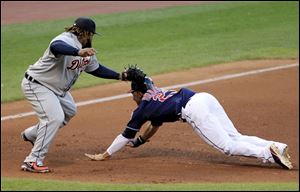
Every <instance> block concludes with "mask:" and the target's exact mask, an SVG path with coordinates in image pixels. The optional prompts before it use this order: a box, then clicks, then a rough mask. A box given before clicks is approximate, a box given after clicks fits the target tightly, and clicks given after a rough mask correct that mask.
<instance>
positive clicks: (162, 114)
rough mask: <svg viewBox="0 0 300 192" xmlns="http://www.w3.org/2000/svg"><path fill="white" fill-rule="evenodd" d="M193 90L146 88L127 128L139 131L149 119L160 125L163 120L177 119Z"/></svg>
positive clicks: (152, 122)
mask: <svg viewBox="0 0 300 192" xmlns="http://www.w3.org/2000/svg"><path fill="white" fill-rule="evenodd" d="M194 94H195V92H194V91H192V90H190V89H187V88H182V89H180V90H179V91H174V90H167V91H163V90H162V89H159V88H157V87H156V88H154V89H153V90H148V91H147V92H146V93H145V94H144V96H143V99H142V102H141V103H140V105H139V106H138V108H137V109H136V110H135V111H134V112H133V113H132V117H131V120H130V121H129V122H128V124H127V128H128V129H131V130H133V131H139V129H140V128H141V127H142V125H143V124H144V123H145V122H146V121H151V124H152V125H154V126H160V125H162V124H163V123H164V122H174V121H178V120H179V118H180V115H181V109H182V107H185V105H186V103H187V102H188V101H189V99H190V98H191V97H192V96H193V95H194Z"/></svg>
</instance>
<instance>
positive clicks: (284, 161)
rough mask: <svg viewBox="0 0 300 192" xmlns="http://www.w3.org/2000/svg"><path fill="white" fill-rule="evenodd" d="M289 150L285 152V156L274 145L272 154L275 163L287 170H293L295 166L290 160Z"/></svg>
mask: <svg viewBox="0 0 300 192" xmlns="http://www.w3.org/2000/svg"><path fill="white" fill-rule="evenodd" d="M287 150H288V149H287V147H286V148H285V149H284V151H283V154H281V153H280V151H279V149H278V148H277V147H276V146H275V144H274V143H273V144H272V145H271V146H270V152H271V154H272V156H273V159H274V161H275V162H276V163H277V164H279V165H280V166H281V167H283V168H285V169H292V168H293V165H292V163H291V162H290V160H289V158H290V156H289V154H288V152H287Z"/></svg>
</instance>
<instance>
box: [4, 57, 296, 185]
mask: <svg viewBox="0 0 300 192" xmlns="http://www.w3.org/2000/svg"><path fill="white" fill-rule="evenodd" d="M297 62H299V61H298V60H297V61H295V60H281V61H275V60H274V61H256V62H255V61H249V62H247V61H244V62H236V63H231V64H225V65H216V66H213V67H204V68H198V69H192V70H187V71H182V72H174V73H170V74H164V75H158V76H154V77H153V79H154V81H155V82H157V85H158V86H162V87H164V86H170V85H174V84H178V83H186V82H190V81H195V80H201V79H207V78H212V77H216V76H221V75H224V74H232V73H238V72H243V71H249V70H254V69H257V68H266V67H271V66H277V65H282V64H291V63H297ZM179 76H180V77H181V78H180V79H179V78H178V77H179ZM298 80H299V67H293V68H288V69H282V70H277V71H273V72H266V73H261V74H256V75H251V76H245V77H240V78H235V79H228V80H223V81H217V82H212V83H208V84H202V85H196V86H192V87H191V88H192V89H194V90H196V91H198V92H200V91H206V92H210V93H212V94H213V95H215V96H216V97H217V98H218V99H219V101H220V102H221V104H222V105H223V106H224V108H225V110H226V112H227V113H228V115H229V117H230V118H231V119H232V121H233V122H234V124H235V125H236V127H237V128H238V130H239V131H240V132H241V133H243V134H247V135H255V136H259V137H263V138H266V139H269V140H275V141H281V142H284V143H287V144H288V145H289V146H290V153H291V156H292V162H293V164H294V167H295V168H294V169H293V170H291V171H287V170H283V169H282V168H281V167H278V166H277V165H262V164H261V163H260V162H259V161H258V160H256V159H250V158H245V157H228V156H225V155H223V154H221V153H220V152H218V151H216V150H215V149H213V148H211V147H210V146H208V145H207V144H206V143H204V141H202V140H201V139H200V138H199V137H198V136H197V135H196V134H195V133H194V132H193V131H192V129H191V128H190V127H189V125H188V124H185V123H180V122H176V123H166V124H165V125H164V126H163V127H162V128H161V129H160V130H159V131H158V133H157V134H156V135H155V136H154V137H153V138H152V139H151V141H150V142H149V143H147V144H145V145H143V146H141V147H140V148H137V149H132V148H125V149H122V150H121V151H120V152H118V153H116V154H115V155H114V156H113V158H112V159H111V160H109V161H104V162H94V161H89V160H88V159H87V158H86V157H85V156H84V155H83V154H84V153H85V152H88V153H98V152H102V151H104V150H105V149H106V148H107V147H108V146H109V144H110V143H111V142H112V140H113V139H114V138H115V136H116V135H117V134H119V133H120V132H122V130H123V129H124V126H125V125H126V123H127V121H128V119H129V118H130V114H131V111H132V110H133V109H134V108H135V103H134V102H133V101H132V100H131V98H129V97H128V98H124V99H118V100H114V101H109V102H103V103H98V104H94V105H87V106H82V107H79V108H78V114H77V116H75V117H74V119H73V120H72V121H71V122H70V124H69V125H67V126H66V127H64V128H63V129H61V130H60V131H59V133H58V135H57V137H56V138H55V140H54V143H53V144H52V145H51V148H50V150H49V154H48V156H47V158H46V161H45V163H46V164H47V165H49V166H50V167H51V168H52V169H54V172H53V173H50V174H31V173H26V172H22V171H20V165H21V163H22V161H23V160H24V158H25V156H26V155H27V154H28V153H29V151H30V149H31V145H30V144H29V143H26V142H24V141H22V140H21V139H20V132H21V131H22V130H23V129H25V128H26V127H29V126H30V125H32V124H34V123H36V120H37V119H36V117H35V116H29V117H24V118H19V119H15V120H6V121H3V122H1V176H6V177H26V178H43V179H63V180H80V181H95V182H115V183H166V182H176V183H185V182H252V181H257V182H276V181H284V182H288V181H294V182H296V181H298V180H299V170H298V168H299V154H298V152H299V119H298V115H299V93H298V91H299V88H298V86H299V81H298ZM128 89H129V84H128V83H125V82H118V83H114V84H111V85H102V86H97V87H93V88H86V89H81V90H74V91H72V94H73V96H74V99H75V100H76V101H77V102H79V101H83V100H87V99H95V98H101V97H106V96H112V95H117V94H123V93H124V92H126V90H128ZM27 111H31V108H30V106H29V104H28V103H27V102H26V101H19V102H15V103H9V104H6V105H2V106H1V116H5V115H11V114H16V113H19V112H27Z"/></svg>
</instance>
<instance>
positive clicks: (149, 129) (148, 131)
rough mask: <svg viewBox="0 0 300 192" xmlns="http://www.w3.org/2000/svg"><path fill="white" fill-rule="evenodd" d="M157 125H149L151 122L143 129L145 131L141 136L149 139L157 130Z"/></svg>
mask: <svg viewBox="0 0 300 192" xmlns="http://www.w3.org/2000/svg"><path fill="white" fill-rule="evenodd" d="M158 128H159V126H153V125H151V123H150V124H149V125H148V127H147V129H146V130H145V132H144V133H143V134H142V135H141V136H142V138H143V139H144V140H145V141H147V140H148V139H150V138H151V137H152V136H153V135H154V134H155V133H156V131H157V130H158Z"/></svg>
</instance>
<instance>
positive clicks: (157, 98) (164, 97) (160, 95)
mask: <svg viewBox="0 0 300 192" xmlns="http://www.w3.org/2000/svg"><path fill="white" fill-rule="evenodd" d="M176 92H177V91H170V92H159V93H157V94H156V95H154V96H153V97H152V99H153V100H154V101H160V102H164V101H165V100H167V99H168V98H170V97H172V96H173V95H174V94H175V93H176ZM166 93H169V94H168V95H166Z"/></svg>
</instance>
